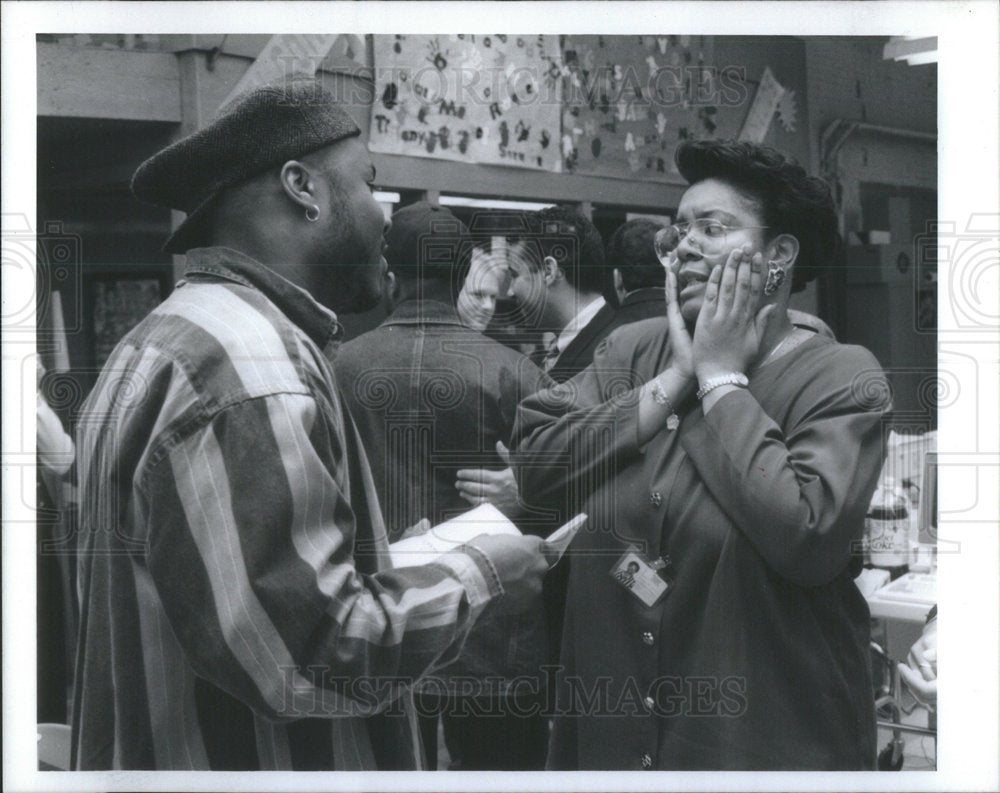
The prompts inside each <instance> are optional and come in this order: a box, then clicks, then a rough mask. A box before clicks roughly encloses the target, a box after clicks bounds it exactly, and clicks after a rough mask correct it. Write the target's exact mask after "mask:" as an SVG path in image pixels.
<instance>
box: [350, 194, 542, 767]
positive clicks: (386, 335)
mask: <svg viewBox="0 0 1000 793" xmlns="http://www.w3.org/2000/svg"><path fill="white" fill-rule="evenodd" d="M471 244H472V243H471V238H470V236H469V233H468V230H467V229H466V227H465V226H464V225H463V224H462V223H461V222H460V221H458V220H457V219H456V218H455V217H454V216H453V215H452V214H451V212H449V211H448V210H447V209H443V208H440V207H434V206H431V205H430V204H428V203H426V202H419V203H416V204H411V205H410V206H407V207H404V208H403V209H400V210H399V211H398V212H396V213H395V214H394V215H393V216H392V229H391V230H390V232H389V234H388V236H387V248H386V260H387V261H388V264H389V273H388V276H387V291H388V293H389V305H390V307H391V313H390V315H389V317H388V318H387V319H386V320H385V321H384V322H383V323H382V324H381V325H380V326H379V327H377V328H375V329H374V330H372V331H369V332H368V333H364V334H362V335H361V336H359V337H358V338H356V339H354V340H352V341H349V342H347V343H345V344H344V345H343V346H342V347H341V348H340V350H339V351H338V353H337V358H336V361H335V370H336V372H337V377H338V379H339V380H340V381H341V382H342V383H347V384H350V386H349V387H346V388H345V389H344V391H343V394H344V401H345V403H346V404H347V405H348V407H349V409H350V411H351V414H352V415H353V416H354V417H355V419H356V420H357V422H358V427H359V429H360V432H361V437H362V439H363V441H364V444H365V449H366V451H367V452H368V457H369V459H370V460H371V463H372V471H373V473H374V476H375V487H376V490H377V491H378V495H379V501H380V503H381V504H382V506H383V509H384V511H385V515H386V528H387V530H388V533H389V539H390V540H391V541H394V540H395V539H397V538H398V537H400V536H401V534H402V533H403V531H404V530H405V529H406V528H407V527H409V526H412V525H414V524H415V523H417V522H418V521H419V520H421V519H422V518H429V519H430V521H431V522H432V523H433V524H435V525H436V524H438V523H442V522H443V521H445V520H447V519H449V518H451V517H454V516H455V515H456V514H459V513H461V512H464V511H466V510H468V509H469V508H470V504H480V503H483V502H485V501H490V502H492V503H493V504H495V505H496V506H497V507H498V508H500V509H501V511H503V512H505V513H506V514H507V515H508V516H510V517H512V518H515V519H518V518H523V517H524V515H523V513H522V510H521V509H520V506H519V503H518V498H517V486H516V483H515V482H514V478H513V474H512V472H511V470H510V467H509V465H508V461H507V450H506V447H505V446H504V443H505V442H506V440H507V439H508V438H509V437H510V431H511V429H512V428H513V424H514V415H515V411H516V408H517V405H518V403H519V402H520V401H521V400H522V399H523V398H524V397H526V396H527V395H528V394H531V393H534V392H535V391H537V390H538V389H539V387H543V386H547V385H551V384H552V382H551V380H549V379H548V378H547V377H546V376H545V375H544V373H543V372H542V371H541V370H540V369H538V368H537V367H536V366H535V365H534V364H532V363H531V362H530V361H529V360H528V359H527V358H525V357H524V356H523V355H520V354H519V353H516V352H514V351H513V350H510V349H508V348H507V347H504V346H503V345H501V344H499V343H497V342H495V341H493V340H492V339H488V338H486V337H485V336H483V335H482V334H481V333H478V332H477V331H476V330H473V329H471V328H469V327H467V326H466V325H467V324H468V323H466V324H465V325H463V322H462V321H461V319H460V317H461V314H462V312H461V311H456V308H455V301H456V292H458V293H459V294H458V300H459V306H462V305H463V302H462V294H466V295H467V296H468V297H470V298H471V297H473V296H474V295H476V294H482V292H481V288H482V287H483V286H484V280H483V279H484V278H489V277H490V276H491V275H492V273H491V269H490V265H489V263H488V262H487V259H486V257H484V256H482V255H481V251H480V252H479V253H480V255H479V256H477V255H476V253H477V249H473V256H472V259H473V261H472V265H471V271H470V272H469V274H468V276H466V277H465V278H464V279H463V278H462V277H461V273H462V272H463V271H464V270H466V269H468V268H467V267H465V266H464V261H463V260H464V259H466V258H467V257H468V256H469V248H470V247H471ZM479 268H481V269H479ZM474 277H475V278H476V279H477V280H476V281H475V283H474V284H473V288H472V289H469V290H467V291H466V290H465V287H466V286H468V285H469V283H470V279H472V278H474ZM460 290H463V291H460ZM476 305H477V306H478V307H479V311H477V313H476V314H475V320H476V323H475V324H477V325H478V324H481V325H482V326H485V324H486V323H485V322H484V321H482V320H484V319H485V320H487V321H488V318H487V317H485V312H483V310H482V308H483V307H484V303H483V302H480V303H477V304H476ZM521 525H522V527H523V528H525V529H526V530H528V531H530V530H531V528H532V526H531V524H530V522H529V523H527V524H525V523H524V521H523V520H521ZM544 619H545V615H544V611H543V609H542V603H541V598H540V597H539V599H538V600H537V601H536V603H535V604H534V605H533V607H532V608H531V609H529V610H527V611H525V612H524V613H523V614H521V615H520V616H516V617H498V618H496V619H484V620H481V621H480V622H479V623H478V624H477V625H476V627H475V628H473V629H472V632H471V633H470V635H469V639H468V641H467V642H466V644H465V647H464V649H463V650H462V653H461V655H460V656H459V657H458V660H457V661H455V662H454V663H452V664H451V665H450V666H448V667H447V668H445V669H443V670H441V672H440V673H439V676H440V677H442V679H444V680H445V681H447V682H448V684H449V689H450V690H449V693H448V696H447V697H445V698H443V701H439V702H435V701H433V693H432V692H428V693H427V696H426V698H425V700H424V702H423V703H422V704H423V705H424V707H422V708H421V710H422V711H430V713H427V714H426V715H424V714H423V713H422V721H423V730H422V731H423V736H424V740H425V745H426V749H427V751H428V755H429V757H428V764H429V765H433V762H434V757H435V755H436V748H435V747H436V736H437V729H436V728H437V712H436V711H438V710H440V711H441V716H442V720H443V722H444V734H445V738H446V741H447V745H448V750H449V753H450V755H451V757H452V760H453V762H454V763H455V765H454V767H456V768H461V769H462V770H511V771H518V770H520V771H528V770H538V769H541V768H543V767H544V764H545V750H546V746H547V742H548V731H547V725H546V722H545V719H543V718H542V717H541V716H540V715H538V713H537V712H536V713H534V714H532V715H524V714H525V713H526V708H528V707H529V706H530V704H531V703H530V702H514V701H513V700H511V701H508V691H507V687H506V686H507V683H508V682H509V681H511V680H513V679H514V678H516V677H518V676H528V677H531V678H533V679H540V667H541V665H542V664H543V663H544V662H545V659H546V652H547V648H546V644H545V642H546V633H545V624H544ZM470 684H472V685H473V686H474V687H476V688H478V689H479V691H478V692H475V693H473V692H472V691H470V690H468V687H469V685H470ZM436 688H437V687H435V690H436ZM484 709H485V712H486V713H488V714H490V715H488V716H483V715H478V716H477V715H476V714H477V713H482V712H484ZM535 710H536V711H537V706H536V708H535Z"/></svg>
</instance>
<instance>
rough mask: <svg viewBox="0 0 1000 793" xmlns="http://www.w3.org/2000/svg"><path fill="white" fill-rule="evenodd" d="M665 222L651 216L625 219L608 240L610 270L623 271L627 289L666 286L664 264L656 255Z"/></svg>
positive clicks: (623, 282)
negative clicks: (655, 240)
mask: <svg viewBox="0 0 1000 793" xmlns="http://www.w3.org/2000/svg"><path fill="white" fill-rule="evenodd" d="M661 228H663V226H662V225H661V224H659V223H654V222H653V221H652V220H649V219H648V218H636V219H634V220H629V221H627V222H626V223H622V225H620V226H619V227H618V228H616V229H615V233H614V234H612V235H611V239H610V240H608V247H607V250H606V252H605V257H606V258H607V261H608V269H609V270H618V272H620V273H621V274H622V284H623V285H624V287H625V291H626V292H631V291H632V290H634V289H642V288H643V287H650V286H663V283H664V278H665V277H666V276H665V275H664V272H663V265H662V264H660V260H659V259H657V258H656V249H655V248H654V247H653V239H654V238H655V237H656V232H658V231H659V230H660V229H661Z"/></svg>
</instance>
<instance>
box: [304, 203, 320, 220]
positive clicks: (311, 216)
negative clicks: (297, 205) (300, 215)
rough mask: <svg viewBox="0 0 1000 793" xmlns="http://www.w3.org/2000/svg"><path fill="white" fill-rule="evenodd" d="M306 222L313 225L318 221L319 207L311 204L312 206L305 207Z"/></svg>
mask: <svg viewBox="0 0 1000 793" xmlns="http://www.w3.org/2000/svg"><path fill="white" fill-rule="evenodd" d="M306 220H308V221H309V222H310V223H315V222H316V221H317V220H319V207H318V206H316V205H315V204H313V205H312V206H308V207H306Z"/></svg>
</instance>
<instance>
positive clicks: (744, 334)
mask: <svg viewBox="0 0 1000 793" xmlns="http://www.w3.org/2000/svg"><path fill="white" fill-rule="evenodd" d="M763 269H764V265H763V257H762V256H761V254H760V253H755V254H753V255H751V254H750V246H749V244H747V245H744V246H743V247H742V248H736V249H734V250H733V251H731V252H730V254H729V257H728V258H727V260H726V263H725V264H724V265H716V266H715V267H714V268H713V270H712V274H711V275H710V276H709V279H708V284H707V286H706V288H705V301H704V303H702V307H701V312H700V314H699V315H698V323H697V325H696V327H695V332H694V340H693V342H692V353H693V355H694V367H695V373H696V375H697V377H698V380H699V382H704V381H705V380H707V379H709V378H711V377H717V376H719V375H724V374H729V373H730V372H746V371H747V369H748V368H749V367H750V364H752V363H753V361H754V360H755V359H756V358H757V355H758V353H759V351H760V342H761V339H762V337H763V332H764V329H765V327H766V319H767V317H768V316H769V315H770V313H771V312H770V310H767V311H764V310H762V311H761V312H760V314H761V316H760V318H759V320H758V308H759V306H760V300H761V294H762V284H763V277H762V272H763ZM768 308H770V307H768Z"/></svg>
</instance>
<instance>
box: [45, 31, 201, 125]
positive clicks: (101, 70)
mask: <svg viewBox="0 0 1000 793" xmlns="http://www.w3.org/2000/svg"><path fill="white" fill-rule="evenodd" d="M35 46H36V50H35V51H36V53H37V58H38V115H39V116H69V117H75V118H117V119H127V120H130V121H173V122H179V121H180V120H181V101H180V75H179V74H178V69H177V58H176V56H174V55H173V54H172V53H165V52H144V51H136V50H110V49H108V50H105V49H98V48H95V47H76V46H72V45H66V44H55V43H46V42H38V43H37V44H36V45H35Z"/></svg>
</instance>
